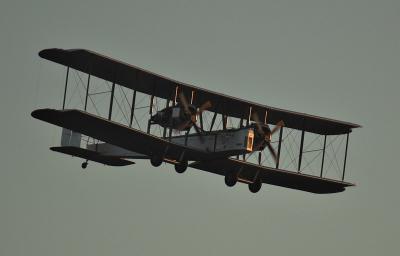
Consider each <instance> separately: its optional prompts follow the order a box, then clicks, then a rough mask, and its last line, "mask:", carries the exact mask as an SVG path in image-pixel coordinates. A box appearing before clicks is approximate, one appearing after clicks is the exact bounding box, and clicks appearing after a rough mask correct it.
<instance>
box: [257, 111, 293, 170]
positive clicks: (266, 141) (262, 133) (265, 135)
mask: <svg viewBox="0 0 400 256" xmlns="http://www.w3.org/2000/svg"><path fill="white" fill-rule="evenodd" d="M267 113H268V112H267ZM267 113H265V115H266V116H265V120H267ZM252 118H253V120H254V121H255V125H256V128H257V132H258V134H259V135H260V136H261V137H263V138H264V139H263V140H262V141H261V142H260V143H259V144H258V145H257V146H256V148H257V149H259V148H262V147H263V145H264V144H265V145H266V146H267V148H268V150H269V152H270V153H271V155H272V158H273V159H274V161H275V163H276V162H277V159H278V157H277V154H276V152H275V149H274V148H273V147H272V145H271V137H272V135H273V134H274V133H276V132H277V131H279V130H280V129H281V128H282V127H283V126H284V125H285V123H284V122H283V121H282V120H281V121H279V122H278V123H276V125H275V127H274V128H273V129H272V130H271V129H270V128H269V126H268V124H265V125H266V126H265V127H266V128H267V131H265V130H264V128H265V127H263V126H262V125H261V124H262V123H261V121H260V118H259V116H258V114H257V113H256V112H255V113H253V115H252ZM260 153H261V152H260ZM258 162H259V163H261V154H259V157H258Z"/></svg>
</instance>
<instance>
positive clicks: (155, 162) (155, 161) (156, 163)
mask: <svg viewBox="0 0 400 256" xmlns="http://www.w3.org/2000/svg"><path fill="white" fill-rule="evenodd" d="M162 162H163V159H162V158H161V157H160V156H157V155H153V156H152V157H151V158H150V163H151V165H152V166H154V167H158V166H160V165H161V164H162Z"/></svg>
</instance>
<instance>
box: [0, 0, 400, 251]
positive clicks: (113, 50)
mask: <svg viewBox="0 0 400 256" xmlns="http://www.w3.org/2000/svg"><path fill="white" fill-rule="evenodd" d="M399 14H400V2H399V1H387V0H381V1H365V0H364V1H362V0H346V1H344V0H343V1H342V0H339V1H324V0H323V1H321V0H307V1H282V0H281V1H232V0H231V1H228V0H225V1H183V0H182V1H149V0H147V1H75V0H71V1H44V0H38V1H8V0H2V1H1V3H0V32H1V40H0V46H1V47H0V56H1V60H0V77H1V89H2V91H1V93H0V116H1V117H2V121H1V125H0V127H1V133H0V136H1V145H2V146H1V147H0V151H1V152H0V159H1V168H0V255H247V254H250V253H255V254H260V253H263V254H267V253H268V254H272V255H290V254H296V255H321V254H323V255H337V254H343V255H382V254H383V255H396V251H398V243H399V237H400V231H399V229H400V223H399V220H398V216H399V214H400V205H399V197H398V195H399V188H398V181H399V180H400V172H399V168H398V161H397V157H398V152H399V151H398V143H399V139H398V127H399V126H400V121H399V113H398V111H399V109H400V108H399V107H400V104H399V101H398V97H399V95H400V89H399V85H398V82H399V81H400V75H399V74H400V72H399V67H400V58H399V57H400V51H399V50H400V48H399V44H400V33H399V32H400V31H399V28H400V26H399V25H400V15H399ZM49 47H58V48H87V49H91V50H94V51H97V52H100V53H103V54H106V55H109V56H112V57H114V58H117V59H121V60H123V61H125V62H128V63H132V64H134V65H137V66H140V67H143V68H145V69H148V70H151V71H153V72H156V73H160V74H163V75H166V76H169V77H171V78H174V79H177V80H180V81H184V82H188V83H192V84H195V85H198V86H201V87H204V88H207V89H212V90H215V91H219V92H223V93H225V94H229V95H233V96H237V97H241V98H245V99H248V100H251V101H255V102H259V103H263V104H267V105H270V106H275V107H281V108H286V109H290V110H295V111H300V112H307V113H311V114H316V115H321V116H326V117H332V118H336V119H339V120H344V121H351V122H355V123H359V124H361V125H363V126H364V127H363V128H362V129H359V130H356V131H355V132H354V133H353V134H352V135H351V136H350V148H349V150H350V152H349V161H348V176H347V177H348V180H350V181H353V182H355V183H357V185H358V186H357V187H355V188H351V189H348V190H347V191H346V192H344V193H339V194H334V195H313V194H308V193H303V192H298V191H292V190H288V189H284V188H278V187H272V186H264V187H263V188H262V190H261V191H260V193H258V194H256V195H254V194H251V193H249V192H248V189H247V187H246V186H236V187H234V188H233V189H228V188H227V187H226V186H225V185H224V183H223V179H222V178H221V177H218V176H214V175H210V174H207V173H202V172H199V171H196V170H192V169H190V170H189V171H188V172H187V173H185V174H184V175H178V174H176V173H175V172H174V170H173V168H172V166H163V167H162V168H158V169H156V168H152V167H151V166H150V164H149V163H147V162H143V163H139V164H137V165H135V166H133V167H132V166H131V167H124V168H111V167H104V166H102V165H96V164H93V165H91V166H90V168H89V169H88V171H86V172H82V171H81V169H80V163H81V161H80V160H78V159H77V158H71V157H67V156H64V155H61V154H57V153H53V152H51V151H50V150H48V147H49V146H53V145H56V144H57V143H58V141H59V133H60V131H59V129H58V128H56V127H54V126H51V125H49V124H46V123H43V122H39V121H38V120H34V119H33V118H31V116H30V112H31V111H32V110H33V109H35V108H40V107H57V108H58V107H60V104H61V95H62V89H63V88H62V87H63V85H62V83H63V76H64V69H63V68H61V66H59V65H56V64H53V63H50V62H48V61H45V60H41V59H40V58H39V57H38V56H37V52H38V51H39V50H41V49H44V48H49Z"/></svg>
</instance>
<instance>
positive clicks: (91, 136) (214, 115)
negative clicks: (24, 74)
mask: <svg viewBox="0 0 400 256" xmlns="http://www.w3.org/2000/svg"><path fill="white" fill-rule="evenodd" d="M39 56H40V57H42V58H44V59H47V60H50V61H52V62H56V63H58V64H61V65H63V66H65V67H66V78H65V86H64V90H63V91H64V95H63V100H62V108H61V109H49V108H46V109H38V110H34V111H33V112H32V114H31V115H32V116H33V117H34V118H36V119H39V120H42V121H45V122H48V123H50V124H53V125H56V126H60V127H62V132H61V143H60V144H61V145H58V146H55V147H51V148H50V149H51V150H53V151H56V152H60V153H63V154H67V155H71V156H74V157H79V158H82V159H84V162H83V163H82V168H86V167H87V165H88V161H93V162H98V163H101V164H105V165H109V166H127V165H131V164H134V163H135V162H133V161H132V160H135V161H138V160H139V161H140V160H146V161H150V163H151V165H152V166H155V167H157V166H160V165H161V164H162V163H167V164H172V165H174V168H175V170H176V172H178V173H183V172H185V171H186V170H187V168H188V167H190V168H192V169H197V170H201V171H206V172H209V173H213V174H218V175H221V176H223V177H224V180H225V184H226V185H227V186H229V187H232V186H234V185H235V184H237V183H245V184H248V187H249V190H250V191H251V192H253V193H256V192H258V191H259V190H260V188H261V186H262V184H263V183H265V184H270V185H275V186H281V187H286V188H290V189H296V190H301V191H307V192H312V193H319V194H325V193H336V192H341V191H344V190H345V188H346V187H349V186H354V184H353V183H350V182H347V181H345V180H344V178H345V170H346V161H347V151H348V143H349V134H350V133H351V132H352V129H354V128H358V127H360V126H359V125H357V124H353V123H349V122H343V121H338V120H333V119H330V118H324V117H318V116H314V115H309V114H304V113H298V112H294V111H288V110H283V109H279V108H274V107H270V106H266V105H261V104H257V103H253V102H250V101H246V100H241V99H239V98H235V97H231V96H227V95H224V94H221V93H216V92H213V91H210V90H206V89H203V88H200V87H196V86H193V85H189V84H186V83H183V82H179V81H176V80H173V79H170V78H167V77H165V76H162V75H158V74H155V73H152V72H149V71H146V70H144V69H141V68H139V67H136V66H133V65H129V64H126V63H124V62H121V61H118V60H115V59H112V58H109V57H106V56H103V55H101V54H98V53H96V52H93V51H89V50H84V49H71V50H64V49H45V50H42V51H40V52H39ZM99 98H101V100H99Z"/></svg>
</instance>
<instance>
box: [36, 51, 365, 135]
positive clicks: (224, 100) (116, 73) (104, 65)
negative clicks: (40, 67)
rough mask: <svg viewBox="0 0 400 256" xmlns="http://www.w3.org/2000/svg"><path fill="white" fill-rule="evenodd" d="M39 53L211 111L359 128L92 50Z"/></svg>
mask: <svg viewBox="0 0 400 256" xmlns="http://www.w3.org/2000/svg"><path fill="white" fill-rule="evenodd" d="M39 56H40V57H42V58H45V59H48V60H51V61H54V62H56V63H59V64H62V65H65V66H67V67H71V68H74V69H76V70H79V71H82V72H85V73H89V74H91V75H94V76H96V77H99V78H101V79H105V80H108V81H111V82H115V83H117V84H119V85H122V86H125V87H127V88H130V89H134V90H137V91H139V92H142V93H146V94H150V95H154V96H156V97H160V98H164V99H174V96H175V93H176V89H177V86H179V90H180V92H183V93H184V94H185V95H187V96H189V95H191V93H192V91H193V92H194V95H195V97H194V101H193V103H194V104H195V105H198V106H199V105H201V104H203V103H204V102H206V101H211V103H212V107H210V108H209V109H208V110H209V111H213V112H217V113H223V114H224V115H228V116H232V117H236V118H244V119H247V118H248V116H249V109H250V107H251V108H252V113H255V112H256V113H257V114H258V115H259V116H260V117H263V116H264V114H265V111H268V123H270V124H276V123H277V122H279V121H280V120H283V121H284V122H285V126H286V127H289V128H293V129H298V130H305V131H307V132H312V133H317V134H326V135H333V134H345V133H349V132H351V130H352V129H353V128H358V127H360V126H359V125H357V124H352V123H348V122H343V121H337V120H333V119H329V118H324V117H318V116H313V115H309V114H304V113H298V112H294V111H288V110H283V109H279V108H273V107H269V106H265V105H261V104H257V103H253V102H249V101H245V100H241V99H238V98H235V97H231V96H227V95H224V94H221V93H216V92H212V91H209V90H206V89H202V88H199V87H196V86H193V85H189V84H185V83H182V82H178V81H176V80H173V79H170V78H167V77H164V76H161V75H157V74H155V73H152V72H149V71H146V70H143V69H141V68H138V67H135V66H132V65H129V64H126V63H123V62H121V61H118V60H115V59H112V58H109V57H106V56H103V55H101V54H98V53H95V52H92V51H89V50H84V49H74V50H63V49H45V50H43V51H41V52H40V53H39Z"/></svg>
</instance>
